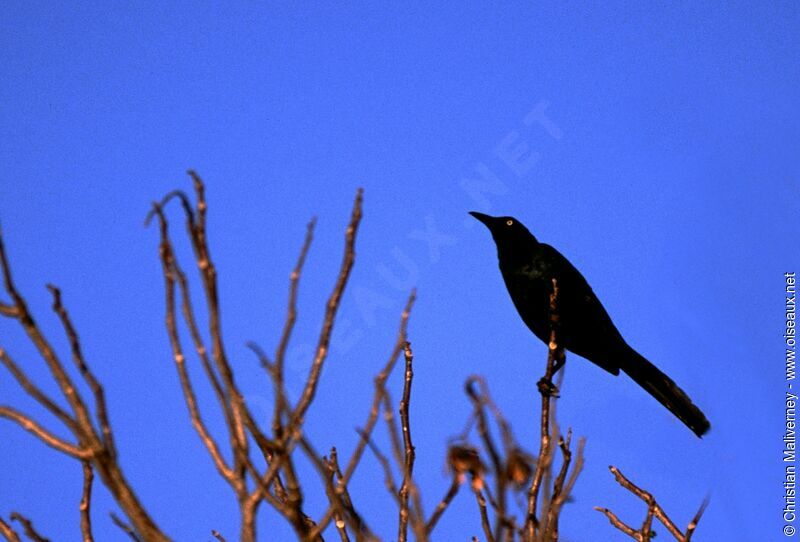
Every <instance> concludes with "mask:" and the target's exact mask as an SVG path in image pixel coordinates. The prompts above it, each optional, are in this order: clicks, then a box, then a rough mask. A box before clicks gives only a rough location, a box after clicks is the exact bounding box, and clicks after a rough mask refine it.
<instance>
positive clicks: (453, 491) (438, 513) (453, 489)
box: [425, 475, 461, 534]
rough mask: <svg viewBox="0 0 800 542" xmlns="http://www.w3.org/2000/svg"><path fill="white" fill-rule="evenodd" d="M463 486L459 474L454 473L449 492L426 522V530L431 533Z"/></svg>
mask: <svg viewBox="0 0 800 542" xmlns="http://www.w3.org/2000/svg"><path fill="white" fill-rule="evenodd" d="M460 487H461V481H460V480H459V476H458V475H453V481H452V482H451V483H450V487H449V488H448V489H447V493H445V494H444V497H442V500H441V501H439V504H437V505H436V509H435V510H434V511H433V515H432V516H431V517H430V519H429V520H428V521H427V523H425V530H426V531H427V532H428V534H430V533H431V532H432V531H433V530H434V529H435V528H436V524H437V523H438V522H439V518H441V517H442V514H444V512H445V510H447V507H448V506H450V503H451V502H453V499H454V498H455V496H456V495H457V494H458V490H459V488H460Z"/></svg>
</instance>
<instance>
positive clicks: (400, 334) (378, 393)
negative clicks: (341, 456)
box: [343, 290, 417, 484]
mask: <svg viewBox="0 0 800 542" xmlns="http://www.w3.org/2000/svg"><path fill="white" fill-rule="evenodd" d="M416 297H417V294H416V291H413V290H412V291H411V294H410V295H409V296H408V301H406V305H405V308H403V312H402V314H401V316H400V326H399V329H398V331H397V340H396V341H395V344H394V346H393V347H392V352H391V353H390V354H389V360H388V361H387V362H386V365H384V366H383V369H381V371H380V372H379V373H378V375H377V376H376V377H375V393H374V394H373V397H372V406H371V407H370V410H369V416H368V418H367V423H366V424H364V429H363V430H362V432H363V434H362V435H361V437H362V438H361V440H360V441H359V442H358V444H357V445H356V449H355V450H354V451H353V454H352V455H351V456H350V460H349V461H348V462H347V468H346V469H345V472H344V477H343V482H344V483H345V484H347V483H348V482H349V481H350V478H352V476H353V473H354V472H355V470H356V466H357V465H358V464H359V462H360V460H361V455H362V454H363V453H364V447H365V446H366V445H367V444H368V443H369V442H370V435H372V430H373V429H374V428H375V424H376V422H377V420H378V414H379V410H380V405H381V401H382V400H383V397H384V395H385V393H386V381H387V380H388V379H389V376H390V375H391V373H392V370H393V369H394V366H395V363H396V362H397V359H398V358H399V357H400V354H401V353H402V352H403V348H404V347H405V344H406V342H407V341H408V318H409V316H410V315H411V309H412V307H413V306H414V301H415V300H416Z"/></svg>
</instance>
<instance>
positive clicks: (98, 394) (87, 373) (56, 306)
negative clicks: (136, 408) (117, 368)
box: [47, 284, 117, 458]
mask: <svg viewBox="0 0 800 542" xmlns="http://www.w3.org/2000/svg"><path fill="white" fill-rule="evenodd" d="M47 289H48V290H50V293H51V294H52V296H53V312H55V313H56V314H57V315H58V318H59V320H61V324H62V326H63V327H64V334H65V335H66V336H67V339H68V340H69V346H70V350H71V351H72V361H73V363H74V364H75V366H76V367H77V368H78V371H79V372H80V375H81V376H82V377H83V379H84V380H85V381H86V383H87V384H88V385H89V389H90V390H91V391H92V395H93V396H94V401H95V412H96V414H97V420H98V422H99V423H100V430H101V432H102V439H103V444H104V446H105V450H106V452H107V453H108V454H109V455H111V457H112V458H114V457H116V455H117V451H116V447H115V445H114V437H113V435H112V434H111V426H110V424H109V422H108V410H107V408H106V398H105V393H104V392H103V387H102V386H101V385H100V383H99V382H98V381H97V378H95V376H94V374H93V373H92V371H91V370H90V369H89V366H88V365H87V364H86V359H85V358H84V357H83V352H82V350H81V343H80V341H79V340H78V333H77V332H76V331H75V326H73V325H72V320H70V317H69V313H68V312H67V309H66V308H64V305H63V304H62V303H61V290H59V289H58V288H57V287H56V286H53V285H52V284H48V285H47Z"/></svg>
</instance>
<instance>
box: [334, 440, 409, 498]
mask: <svg viewBox="0 0 800 542" xmlns="http://www.w3.org/2000/svg"><path fill="white" fill-rule="evenodd" d="M357 431H358V434H359V435H360V436H361V438H362V439H364V440H366V441H367V446H369V449H370V451H371V452H372V453H373V455H375V458H376V459H377V460H378V463H380V465H381V468H382V469H383V484H384V485H385V486H386V490H387V491H388V492H389V495H391V496H392V498H393V499H395V500H396V501H397V503H398V504H400V492H399V491H398V489H397V484H395V482H394V475H393V474H392V467H391V465H390V464H389V458H388V457H386V455H384V453H383V452H381V451H380V449H379V448H378V446H376V445H375V443H374V442H372V439H369V436H368V435H367V434H366V433H365V432H364V430H362V429H357ZM342 482H344V477H342Z"/></svg>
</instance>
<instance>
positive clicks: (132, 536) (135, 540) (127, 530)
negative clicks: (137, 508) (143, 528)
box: [109, 512, 143, 542]
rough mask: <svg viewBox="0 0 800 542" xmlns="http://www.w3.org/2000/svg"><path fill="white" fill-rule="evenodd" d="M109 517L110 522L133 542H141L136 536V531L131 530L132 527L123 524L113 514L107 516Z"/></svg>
mask: <svg viewBox="0 0 800 542" xmlns="http://www.w3.org/2000/svg"><path fill="white" fill-rule="evenodd" d="M109 515H110V516H111V521H113V522H114V525H116V526H117V527H119V528H120V529H121V530H122V532H123V533H125V534H127V535H128V537H130V539H131V540H133V542H143V540H142V539H141V538H139V535H138V534H136V531H134V530H133V527H131V526H130V525H128V524H127V523H125V522H124V521H123V520H122V519H120V517H119V516H117V515H116V514H115V513H114V512H111V513H110V514H109Z"/></svg>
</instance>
